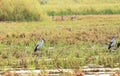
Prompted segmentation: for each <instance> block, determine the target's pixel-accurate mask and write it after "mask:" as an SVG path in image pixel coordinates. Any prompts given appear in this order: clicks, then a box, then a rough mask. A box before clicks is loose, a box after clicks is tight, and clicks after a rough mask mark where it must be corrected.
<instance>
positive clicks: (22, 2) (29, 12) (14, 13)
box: [0, 0, 46, 21]
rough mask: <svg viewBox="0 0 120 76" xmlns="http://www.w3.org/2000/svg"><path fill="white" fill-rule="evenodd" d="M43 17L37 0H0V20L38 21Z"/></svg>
mask: <svg viewBox="0 0 120 76" xmlns="http://www.w3.org/2000/svg"><path fill="white" fill-rule="evenodd" d="M44 18H46V16H45V14H44V12H43V11H42V8H41V6H40V4H39V2H38V1H37V0H0V21H40V20H44Z"/></svg>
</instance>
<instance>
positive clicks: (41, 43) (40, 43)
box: [34, 38, 45, 52]
mask: <svg viewBox="0 0 120 76" xmlns="http://www.w3.org/2000/svg"><path fill="white" fill-rule="evenodd" d="M44 42H45V40H44V38H41V41H40V42H39V43H38V44H37V45H36V46H35V48H34V52H36V51H37V50H39V49H41V48H42V46H43V44H44Z"/></svg>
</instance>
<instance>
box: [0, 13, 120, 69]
mask: <svg viewBox="0 0 120 76" xmlns="http://www.w3.org/2000/svg"><path fill="white" fill-rule="evenodd" d="M119 25H120V16H119V15H117V16H116V15H107V16H106V15H102V16H100V15H98V16H97V18H96V16H83V17H81V19H80V20H74V21H42V22H1V23H0V28H1V29H0V43H1V45H0V61H1V62H0V67H1V68H3V69H4V68H5V67H6V66H7V67H12V68H32V69H35V68H38V69H54V68H73V69H74V68H81V67H83V66H85V65H87V64H95V66H94V67H99V65H103V66H104V67H120V62H119V61H120V58H119V56H120V51H119V50H120V49H117V50H116V51H115V52H108V50H107V45H108V43H109V41H110V38H111V37H112V36H113V35H114V36H117V41H118V40H119V39H120V33H119V32H120V26H119ZM40 37H44V38H45V40H46V43H45V44H44V46H43V48H42V50H41V52H38V53H37V54H36V55H33V49H34V47H35V45H36V43H38V42H39V40H40ZM50 47H53V49H50ZM41 55H42V57H40V56H41ZM46 58H51V59H54V60H52V61H46V60H45V59H46ZM64 58H66V60H64Z"/></svg>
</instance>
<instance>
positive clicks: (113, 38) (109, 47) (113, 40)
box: [108, 36, 115, 49]
mask: <svg viewBox="0 0 120 76" xmlns="http://www.w3.org/2000/svg"><path fill="white" fill-rule="evenodd" d="M114 45H115V37H114V36H113V37H112V40H111V41H110V43H109V46H108V49H111V48H112V47H113V46H114Z"/></svg>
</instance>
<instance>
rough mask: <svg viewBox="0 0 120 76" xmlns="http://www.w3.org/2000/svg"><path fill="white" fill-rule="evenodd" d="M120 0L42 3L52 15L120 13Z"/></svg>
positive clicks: (78, 0) (70, 0) (52, 0)
mask: <svg viewBox="0 0 120 76" xmlns="http://www.w3.org/2000/svg"><path fill="white" fill-rule="evenodd" d="M119 2H120V1H119V0H116V1H114V0H109V1H108V0H100V1H98V0H92V1H88V0H69V1H68V0H61V1H58V0H49V1H48V2H47V4H44V5H42V7H43V8H44V11H45V12H46V13H47V14H48V15H50V16H54V15H73V14H76V15H90V14H91V15H94V14H120V8H119V5H120V4H119Z"/></svg>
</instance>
